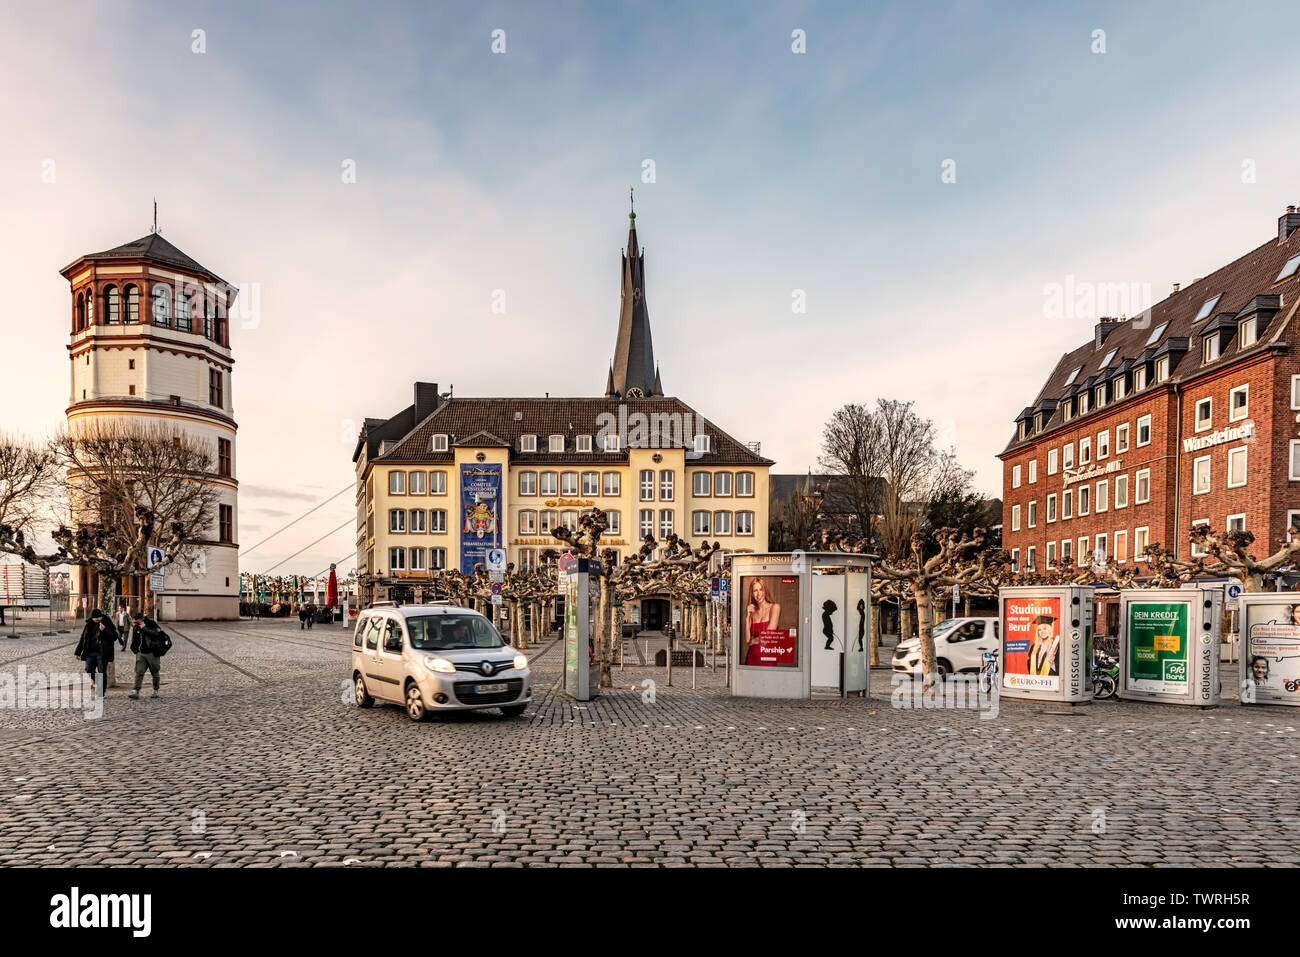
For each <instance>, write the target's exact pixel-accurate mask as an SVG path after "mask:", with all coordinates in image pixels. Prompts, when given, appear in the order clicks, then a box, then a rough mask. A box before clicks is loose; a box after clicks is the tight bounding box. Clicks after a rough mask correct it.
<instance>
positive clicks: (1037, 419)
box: [1034, 412, 1043, 432]
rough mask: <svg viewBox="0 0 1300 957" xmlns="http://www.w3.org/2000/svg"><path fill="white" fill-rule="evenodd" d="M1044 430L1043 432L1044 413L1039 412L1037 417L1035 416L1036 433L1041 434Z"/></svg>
mask: <svg viewBox="0 0 1300 957" xmlns="http://www.w3.org/2000/svg"><path fill="white" fill-rule="evenodd" d="M1042 430H1043V413H1041V412H1039V413H1038V414H1037V415H1036V416H1034V431H1036V432H1041V431H1042Z"/></svg>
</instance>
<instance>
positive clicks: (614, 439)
mask: <svg viewBox="0 0 1300 957" xmlns="http://www.w3.org/2000/svg"><path fill="white" fill-rule="evenodd" d="M605 451H606V452H617V451H618V436H617V435H607V436H605Z"/></svg>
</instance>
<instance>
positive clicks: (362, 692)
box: [352, 604, 533, 721]
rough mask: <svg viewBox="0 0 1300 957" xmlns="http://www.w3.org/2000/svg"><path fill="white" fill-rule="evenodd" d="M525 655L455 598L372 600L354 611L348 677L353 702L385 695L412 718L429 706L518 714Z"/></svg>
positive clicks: (523, 699) (526, 693) (526, 686)
mask: <svg viewBox="0 0 1300 957" xmlns="http://www.w3.org/2000/svg"><path fill="white" fill-rule="evenodd" d="M530 677H531V676H530V673H529V670H528V659H527V658H526V657H524V656H523V655H522V654H520V653H519V652H518V651H517V650H515V649H514V648H513V647H511V646H510V645H508V644H506V642H505V640H504V639H503V638H502V637H501V634H500V632H498V631H497V630H496V629H495V628H494V627H492V623H491V622H490V621H488V620H487V619H486V618H484V617H483V616H482V615H480V614H479V613H478V612H476V611H472V610H471V609H469V608H458V607H456V606H455V605H447V604H436V605H400V606H398V605H376V606H374V607H371V608H368V609H366V610H365V611H363V612H362V613H361V614H360V615H359V616H358V618H357V630H356V632H355V633H354V634H353V636H352V683H353V688H354V691H355V694H356V702H357V706H358V707H361V708H369V707H370V706H371V705H373V704H374V703H375V702H376V701H389V702H392V703H394V704H400V705H402V706H403V707H405V708H406V714H407V716H408V717H410V719H411V720H412V721H423V720H424V719H425V718H426V717H428V716H429V713H430V712H433V711H471V710H477V709H481V708H500V709H501V711H502V712H503V713H504V714H505V715H506V717H509V718H513V717H517V716H518V715H521V714H523V712H524V709H525V708H526V707H527V706H528V704H529V702H530V701H532V697H533V692H532V686H531V682H530V680H529V679H530Z"/></svg>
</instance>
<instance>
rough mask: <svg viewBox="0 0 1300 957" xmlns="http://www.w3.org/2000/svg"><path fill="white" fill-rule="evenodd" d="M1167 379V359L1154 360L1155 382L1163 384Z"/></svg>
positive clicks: (1163, 357) (1165, 357)
mask: <svg viewBox="0 0 1300 957" xmlns="http://www.w3.org/2000/svg"><path fill="white" fill-rule="evenodd" d="M1168 378H1169V357H1168V356H1161V357H1160V358H1159V359H1157V360H1156V381H1157V382H1164V381H1165V380H1166V379H1168Z"/></svg>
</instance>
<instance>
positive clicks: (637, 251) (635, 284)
mask: <svg viewBox="0 0 1300 957" xmlns="http://www.w3.org/2000/svg"><path fill="white" fill-rule="evenodd" d="M631 199H632V197H631V193H630V192H629V203H630V202H631ZM620 300H621V301H620V303H619V316H618V340H617V342H616V343H615V346H614V371H613V375H612V384H613V392H614V394H616V395H620V396H628V397H631V398H637V397H643V396H650V395H661V394H662V392H661V391H660V390H659V389H657V388H656V386H657V384H658V383H657V379H658V374H657V371H656V367H655V357H654V346H653V344H652V343H651V341H650V313H649V310H648V309H647V308H646V301H645V253H644V252H643V251H642V250H641V248H640V246H639V245H638V243H637V236H636V208H635V206H633V207H632V208H631V211H630V212H629V214H628V230H627V249H626V250H625V251H624V254H623V276H622V292H621V293H620Z"/></svg>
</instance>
